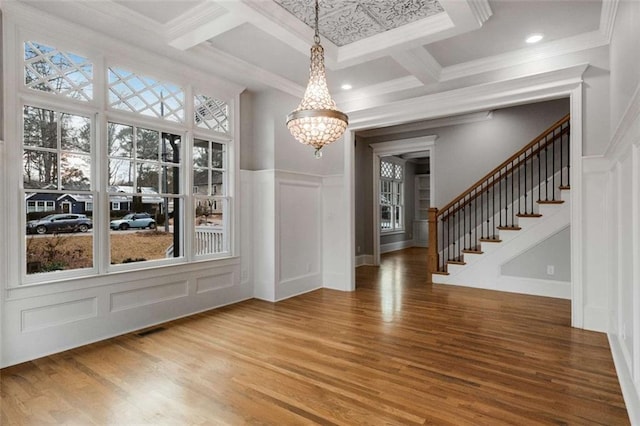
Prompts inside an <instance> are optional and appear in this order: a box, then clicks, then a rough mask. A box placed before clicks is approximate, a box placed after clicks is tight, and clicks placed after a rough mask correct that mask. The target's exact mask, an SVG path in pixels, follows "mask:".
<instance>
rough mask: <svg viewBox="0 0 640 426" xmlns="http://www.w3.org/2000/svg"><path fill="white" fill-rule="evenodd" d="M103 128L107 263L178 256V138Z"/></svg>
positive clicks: (135, 129)
mask: <svg viewBox="0 0 640 426" xmlns="http://www.w3.org/2000/svg"><path fill="white" fill-rule="evenodd" d="M108 129H109V131H108V134H109V187H108V193H109V198H110V200H111V202H110V204H111V206H112V210H111V211H110V214H109V218H110V221H109V230H110V238H109V241H110V247H111V256H110V260H111V263H112V264H118V263H131V262H143V261H147V260H157V259H166V258H171V257H181V256H182V255H183V250H182V247H183V239H182V235H183V233H182V232H181V228H182V221H181V217H182V214H183V213H182V209H181V200H182V198H181V197H180V195H181V194H182V193H183V191H182V185H181V182H180V175H181V160H180V157H181V146H182V137H181V136H179V135H174V134H170V133H166V132H161V131H159V130H151V129H145V128H142V127H137V126H132V125H126V124H119V123H108ZM115 200H117V201H115ZM123 207H124V208H123ZM118 231H119V232H118Z"/></svg>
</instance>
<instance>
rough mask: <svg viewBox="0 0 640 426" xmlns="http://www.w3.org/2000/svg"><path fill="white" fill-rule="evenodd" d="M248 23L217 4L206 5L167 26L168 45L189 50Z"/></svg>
mask: <svg viewBox="0 0 640 426" xmlns="http://www.w3.org/2000/svg"><path fill="white" fill-rule="evenodd" d="M245 22H247V20H246V19H244V18H243V17H242V16H241V15H238V14H232V13H229V11H228V10H227V9H225V8H224V7H222V6H220V5H218V4H216V3H211V2H210V3H206V4H205V5H204V6H197V7H194V8H192V9H190V10H189V11H188V12H186V13H184V14H182V15H180V16H178V17H176V18H174V19H172V20H171V21H169V22H168V23H167V24H166V25H165V28H166V31H165V33H166V34H168V36H167V40H166V41H167V43H168V44H169V45H170V46H172V47H175V48H176V49H180V50H187V49H190V48H192V47H193V46H196V45H198V44H200V43H202V42H205V41H207V40H210V39H212V38H214V37H216V36H218V35H220V34H222V33H225V32H227V31H229V30H232V29H233V28H236V27H238V26H240V25H242V24H244V23H245Z"/></svg>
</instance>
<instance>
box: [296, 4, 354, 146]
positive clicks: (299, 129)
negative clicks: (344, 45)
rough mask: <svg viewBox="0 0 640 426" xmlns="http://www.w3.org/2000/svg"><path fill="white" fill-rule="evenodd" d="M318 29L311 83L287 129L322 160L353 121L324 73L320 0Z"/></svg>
mask: <svg viewBox="0 0 640 426" xmlns="http://www.w3.org/2000/svg"><path fill="white" fill-rule="evenodd" d="M315 24H316V28H315V35H314V36H313V41H314V45H313V46H312V47H311V66H310V70H309V84H308V85H307V89H306V90H305V92H304V96H303V98H302V101H300V105H298V108H296V109H295V110H293V111H292V112H291V114H289V115H288V116H287V127H288V128H289V131H290V132H291V134H292V135H293V137H294V138H296V139H297V140H298V141H299V142H301V143H303V144H305V145H311V146H312V147H314V148H315V149H316V152H315V156H316V158H320V157H322V152H320V150H321V149H322V147H323V146H325V145H328V144H330V143H332V142H334V141H335V140H336V139H338V138H339V137H340V136H342V134H343V133H344V131H345V130H346V129H347V124H349V118H348V117H347V115H346V114H345V113H343V112H341V111H338V108H337V107H336V103H335V102H334V100H333V99H331V95H330V94H329V88H328V87H327V77H326V75H325V70H324V48H323V47H322V46H321V45H320V34H319V32H318V0H316V21H315Z"/></svg>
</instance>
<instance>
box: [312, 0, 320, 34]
mask: <svg viewBox="0 0 640 426" xmlns="http://www.w3.org/2000/svg"><path fill="white" fill-rule="evenodd" d="M319 12H320V7H319V6H318V0H316V31H315V34H314V36H313V41H314V42H315V43H316V44H320V31H319V30H318V15H319Z"/></svg>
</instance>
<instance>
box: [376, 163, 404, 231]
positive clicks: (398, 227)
mask: <svg viewBox="0 0 640 426" xmlns="http://www.w3.org/2000/svg"><path fill="white" fill-rule="evenodd" d="M383 163H388V164H392V165H393V167H394V170H395V167H400V168H401V170H402V177H401V178H400V179H397V178H396V177H395V172H394V176H393V177H384V176H382V169H383V166H382V164H383ZM405 173H406V168H405V164H404V162H403V161H402V160H400V159H396V158H390V157H386V158H381V159H380V176H379V179H380V184H379V191H380V193H379V199H380V203H379V207H378V214H379V215H380V234H383V235H385V234H386V235H388V234H394V233H401V232H404V230H405V220H404V213H405V212H404V208H405V207H404V194H405V180H406V179H405ZM385 183H388V184H389V186H390V187H391V191H390V199H391V202H388V203H385V202H383V200H384V197H383V195H382V194H383V192H382V191H383V188H384V187H385ZM395 200H400V202H399V203H396V202H395ZM383 206H387V207H389V209H390V226H389V227H388V228H383V224H384V223H385V222H384V221H383V219H382V208H383ZM396 209H398V210H399V222H400V223H399V224H396V220H394V217H395V214H396Z"/></svg>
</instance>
